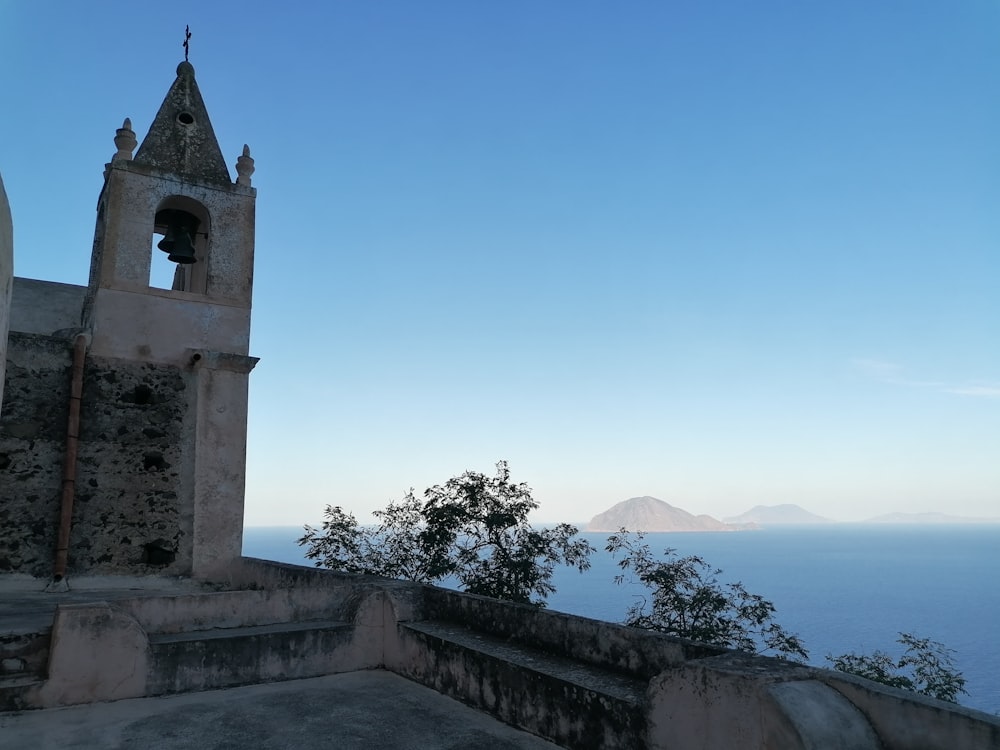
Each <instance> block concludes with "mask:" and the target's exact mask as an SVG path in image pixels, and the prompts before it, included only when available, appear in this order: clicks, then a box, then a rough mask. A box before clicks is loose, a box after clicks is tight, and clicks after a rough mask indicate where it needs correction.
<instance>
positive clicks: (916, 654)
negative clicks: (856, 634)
mask: <svg viewBox="0 0 1000 750" xmlns="http://www.w3.org/2000/svg"><path fill="white" fill-rule="evenodd" d="M896 642H897V643H899V644H900V645H902V646H904V647H905V649H904V651H903V655H902V656H900V657H899V658H898V659H894V658H893V657H891V656H889V654H887V653H885V652H884V651H875V652H874V653H872V654H862V655H860V656H859V655H858V654H841V655H840V656H830V655H827V657H826V658H827V660H828V661H829V662H831V663H832V664H833V668H834V669H837V670H840V671H841V672H847V673H849V674H855V675H858V676H859V677H866V678H867V679H869V680H874V681H875V682H881V683H882V684H883V685H889V686H890V687H896V688H902V689H904V690H912V691H914V692H917V693H921V694H923V695H929V696H931V697H932V698H939V699H940V700H943V701H949V702H951V703H957V702H958V694H959V693H965V692H966V691H965V678H964V677H963V676H962V675H961V673H960V672H958V671H957V670H956V669H955V664H954V661H953V660H952V654H953V653H954V651H952V650H951V649H949V648H946V647H945V646H944V645H943V644H941V643H938V642H937V641H932V640H930V639H929V638H918V637H917V636H915V635H912V634H911V633H900V634H899V638H897V639H896Z"/></svg>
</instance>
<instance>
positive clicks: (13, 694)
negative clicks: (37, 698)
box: [0, 674, 43, 713]
mask: <svg viewBox="0 0 1000 750" xmlns="http://www.w3.org/2000/svg"><path fill="white" fill-rule="evenodd" d="M42 682H43V679H42V678H41V677H40V676H38V675H35V674H19V675H8V676H5V677H0V713H3V712H5V711H23V710H24V709H26V708H29V707H30V706H31V702H30V701H29V700H27V699H26V696H27V695H28V694H29V693H33V692H34V691H36V690H37V689H38V688H39V687H41V685H42Z"/></svg>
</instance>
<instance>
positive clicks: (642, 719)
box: [399, 620, 648, 750]
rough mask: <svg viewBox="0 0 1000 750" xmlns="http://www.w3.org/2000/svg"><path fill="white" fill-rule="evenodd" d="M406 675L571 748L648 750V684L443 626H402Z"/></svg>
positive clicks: (423, 623) (459, 627) (425, 623)
mask: <svg viewBox="0 0 1000 750" xmlns="http://www.w3.org/2000/svg"><path fill="white" fill-rule="evenodd" d="M399 636H400V649H401V650H400V653H401V656H402V657H403V658H402V659H401V670H400V671H401V673H402V674H403V675H404V676H406V677H409V678H410V679H413V680H415V681H417V682H420V683H422V684H424V685H427V686H428V687H432V688H434V689H435V690H438V691H439V692H442V693H444V694H446V695H449V696H451V697H453V698H456V699H457V700H460V701H462V702H464V703H467V704H470V705H473V706H475V707H477V708H480V709H482V710H485V711H487V712H489V713H491V714H493V715H494V716H497V717H498V718H500V719H502V720H503V721H506V722H507V723H509V724H513V725H514V726H517V727H520V728H522V729H526V730H528V731H530V732H534V733H535V734H538V735H540V736H542V737H546V738H547V739H549V740H552V741H553V742H555V743H556V744H558V745H561V746H562V747H566V748H630V749H631V750H635V749H637V748H642V747H643V746H644V744H645V737H646V688H647V686H648V681H647V680H646V679H644V678H642V677H638V676H636V675H629V674H624V673H620V672H615V671H612V670H609V669H605V668H602V667H600V666H597V665H594V664H589V663H586V662H583V661H579V660H576V659H571V658H568V657H565V656H561V655H558V654H555V653H552V652H549V651H545V650H542V649H539V648H533V647H531V646H530V645H525V644H521V643H516V642H513V641H511V640H508V639H503V638H498V637H496V636H491V635H489V634H487V633H483V632H479V631H476V630H472V629H470V628H466V627H463V626H462V625H460V624H457V623H453V622H444V621H427V620H425V621H419V622H407V623H400V625H399Z"/></svg>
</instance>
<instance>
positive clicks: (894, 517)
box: [863, 513, 1000, 524]
mask: <svg viewBox="0 0 1000 750" xmlns="http://www.w3.org/2000/svg"><path fill="white" fill-rule="evenodd" d="M863 523H921V524H936V523H1000V518H975V517H972V516H951V515H948V514H947V513H886V514H885V515H884V516H875V517H874V518H869V519H868V520H866V521H864V522H863Z"/></svg>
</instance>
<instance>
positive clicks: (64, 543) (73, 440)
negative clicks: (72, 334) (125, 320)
mask: <svg viewBox="0 0 1000 750" xmlns="http://www.w3.org/2000/svg"><path fill="white" fill-rule="evenodd" d="M89 343H90V336H89V335H88V334H86V333H80V334H78V335H77V337H76V340H75V341H74V342H73V374H72V378H71V380H70V390H69V417H68V418H67V421H66V454H65V456H64V457H63V471H62V503H61V506H60V511H59V537H58V540H57V542H56V560H55V565H54V566H53V571H52V582H51V583H50V584H49V585H48V587H47V588H46V591H53V592H55V591H68V590H69V585H68V584H67V583H66V562H67V559H68V557H69V532H70V529H71V527H72V525H73V499H74V497H75V495H76V455H77V447H78V446H79V442H80V403H81V401H82V396H83V364H84V361H85V360H86V358H87V345H88V344H89Z"/></svg>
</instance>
